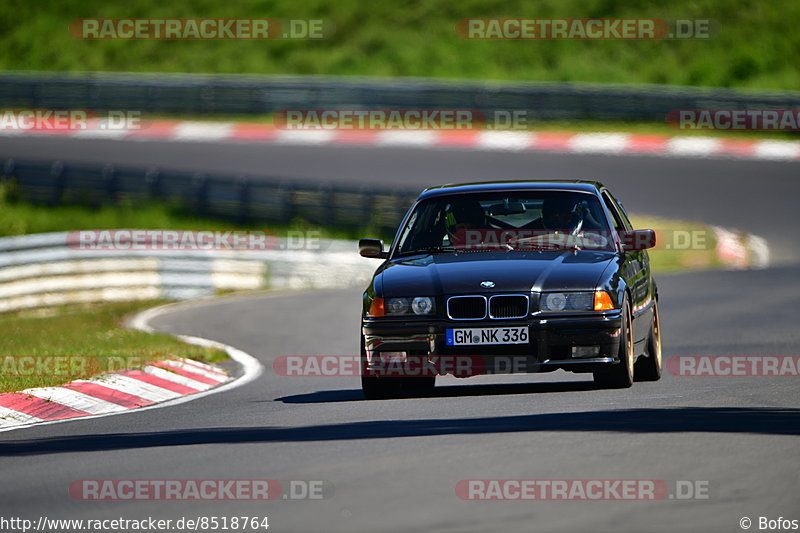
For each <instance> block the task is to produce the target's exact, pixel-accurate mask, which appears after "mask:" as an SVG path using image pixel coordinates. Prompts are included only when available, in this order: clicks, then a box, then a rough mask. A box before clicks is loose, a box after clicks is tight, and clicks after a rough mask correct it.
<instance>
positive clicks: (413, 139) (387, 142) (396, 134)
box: [373, 130, 438, 146]
mask: <svg viewBox="0 0 800 533" xmlns="http://www.w3.org/2000/svg"><path fill="white" fill-rule="evenodd" d="M437 138H438V134H437V133H436V132H435V131H432V130H414V131H405V130H398V131H391V130H387V131H380V132H378V133H377V134H376V136H375V140H374V142H373V144H376V145H378V146H430V145H432V144H434V143H435V142H436V140H437Z"/></svg>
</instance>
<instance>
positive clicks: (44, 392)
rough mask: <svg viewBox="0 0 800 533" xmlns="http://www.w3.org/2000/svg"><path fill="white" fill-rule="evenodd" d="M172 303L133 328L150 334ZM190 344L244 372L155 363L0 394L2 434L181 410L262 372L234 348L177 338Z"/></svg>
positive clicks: (182, 361)
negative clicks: (224, 356)
mask: <svg viewBox="0 0 800 533" xmlns="http://www.w3.org/2000/svg"><path fill="white" fill-rule="evenodd" d="M173 305H174V304H167V305H163V306H159V307H154V308H152V309H147V310H145V311H143V312H141V313H139V314H138V315H136V316H134V317H133V318H132V319H131V321H130V323H129V324H130V327H132V328H133V329H138V330H141V331H145V332H148V333H152V332H154V331H155V330H154V329H153V328H152V327H151V326H150V325H149V321H150V320H152V319H153V318H155V317H156V316H158V315H160V314H162V313H163V312H165V311H166V309H167V308H169V307H172V306H173ZM176 337H177V338H178V339H180V340H181V341H183V342H186V343H188V344H194V345H198V346H203V347H209V348H217V349H221V350H224V351H226V352H227V353H228V355H229V356H230V357H231V359H233V360H234V361H235V362H237V363H238V364H239V365H240V367H241V369H242V373H241V375H240V376H238V377H236V378H233V377H231V376H229V375H228V374H227V372H225V371H224V370H222V369H221V368H219V367H217V366H214V365H209V364H206V363H201V362H199V361H195V360H193V359H185V358H178V359H172V360H165V361H157V362H152V363H149V364H147V365H145V366H144V367H143V368H142V369H141V370H123V371H120V372H112V373H106V374H102V375H99V376H95V377H92V378H90V379H87V380H83V379H80V380H75V381H72V382H69V383H66V384H64V385H61V386H59V387H37V388H31V389H25V390H22V391H18V392H10V393H2V394H0V432H4V431H11V430H15V429H22V428H27V427H32V426H40V425H46V424H53V423H58V422H65V421H70V420H76V419H77V420H81V419H88V418H100V417H105V416H111V415H118V414H125V413H131V412H138V411H144V410H148V409H155V408H160V407H168V406H172V405H177V404H180V403H184V402H187V401H191V400H196V399H198V398H202V397H204V396H208V395H210V394H216V393H218V392H223V391H226V390H230V389H233V388H236V387H240V386H242V385H244V384H246V383H249V382H251V381H253V380H255V379H256V378H257V377H258V376H260V375H261V372H262V371H263V367H262V366H261V363H259V362H258V360H257V359H256V358H254V357H253V356H251V355H250V354H248V353H246V352H243V351H241V350H239V349H237V348H234V347H232V346H228V345H226V344H222V343H218V342H215V341H212V340H209V339H203V338H201V337H192V336H188V335H176Z"/></svg>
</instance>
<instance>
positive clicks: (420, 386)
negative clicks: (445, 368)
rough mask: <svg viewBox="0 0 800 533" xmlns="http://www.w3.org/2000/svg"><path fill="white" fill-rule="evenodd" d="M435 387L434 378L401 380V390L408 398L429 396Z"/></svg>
mask: <svg viewBox="0 0 800 533" xmlns="http://www.w3.org/2000/svg"><path fill="white" fill-rule="evenodd" d="M435 387H436V376H424V377H414V378H403V381H402V384H401V388H402V389H403V391H404V392H407V393H408V394H409V395H410V396H429V395H430V394H431V393H432V392H433V389H434V388H435Z"/></svg>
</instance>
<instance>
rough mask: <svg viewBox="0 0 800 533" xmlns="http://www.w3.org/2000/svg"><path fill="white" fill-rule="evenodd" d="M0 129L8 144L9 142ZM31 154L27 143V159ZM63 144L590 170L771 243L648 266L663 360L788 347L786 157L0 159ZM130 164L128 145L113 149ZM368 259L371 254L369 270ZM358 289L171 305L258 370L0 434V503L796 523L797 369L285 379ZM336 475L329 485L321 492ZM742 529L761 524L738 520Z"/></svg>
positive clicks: (40, 145) (489, 527)
mask: <svg viewBox="0 0 800 533" xmlns="http://www.w3.org/2000/svg"><path fill="white" fill-rule="evenodd" d="M5 141H9V142H5ZM26 150H28V152H25V151H26ZM34 154H35V155H37V156H40V157H41V156H47V157H68V156H69V157H71V158H72V159H76V160H87V159H94V160H108V161H113V162H116V163H120V164H123V163H134V162H136V164H139V163H140V162H141V161H142V160H147V161H148V162H150V163H151V164H154V165H163V166H166V165H170V166H174V167H175V168H205V169H207V170H221V171H226V172H242V173H263V174H278V175H285V176H295V177H301V178H308V179H320V180H322V179H335V180H339V179H341V180H354V181H360V182H367V181H375V182H383V183H397V182H399V181H400V180H402V183H404V184H413V185H419V186H420V187H422V186H426V185H432V184H436V183H442V182H454V181H467V180H475V179H482V178H488V179H492V178H498V177H507V178H511V177H533V178H543V177H586V178H593V179H599V180H601V181H604V182H605V183H606V184H608V185H609V186H611V188H612V190H613V191H615V192H616V193H617V194H618V196H619V197H620V198H621V199H622V201H623V202H625V204H626V206H627V207H628V209H629V210H631V211H636V212H644V213H651V214H657V215H665V216H674V217H678V218H695V219H699V220H704V221H708V222H712V223H718V224H722V225H726V226H735V227H739V228H741V229H742V230H745V231H750V232H753V233H756V234H759V235H762V236H764V237H766V238H767V239H768V241H769V243H770V246H771V249H772V251H773V257H774V258H775V259H776V260H777V264H776V266H774V267H771V268H769V269H766V270H760V271H740V272H705V273H692V274H681V275H670V276H661V277H659V278H657V279H658V283H659V291H660V294H661V311H662V320H663V334H664V349H665V356H667V357H669V356H675V355H732V354H736V355H758V356H762V355H796V354H797V353H798V347H800V330H799V329H798V328H797V321H798V318H800V317H799V316H798V312H797V309H798V308H800V266H798V265H800V249H799V248H798V239H797V238H796V236H795V235H794V231H796V229H797V227H798V224H797V221H796V218H795V217H796V216H797V215H796V210H795V209H794V208H793V205H794V203H795V198H797V197H798V193H800V184H798V182H797V180H796V177H797V174H798V169H800V165H798V164H797V163H778V162H775V163H771V162H752V161H749V162H748V161H735V160H722V159H702V160H701V159H697V160H681V159H666V158H658V157H644V156H634V157H624V156H606V155H592V156H589V155H581V156H577V155H559V154H544V153H493V152H467V151H457V150H437V151H425V150H415V149H399V150H398V149H393V150H388V149H378V148H368V149H367V148H331V147H290V146H265V145H236V146H229V145H214V146H213V147H212V148H209V146H208V145H205V144H192V143H182V144H161V143H149V142H141V143H115V142H114V141H102V142H101V141H88V140H83V141H79V140H68V139H35V140H32V139H7V140H4V143H3V147H2V149H0V156H2V157H7V156H9V155H15V156H18V157H23V156H31V155H34ZM126 158H127V159H126ZM376 266H377V263H376ZM359 297H360V291H359V290H358V289H342V290H329V291H317V292H300V293H282V294H258V295H248V296H236V297H229V298H223V299H220V300H218V301H214V302H204V303H202V304H191V305H188V306H184V307H182V308H181V307H178V308H175V310H173V311H172V312H169V313H167V314H164V315H161V316H160V317H158V318H157V319H155V320H154V321H153V323H152V325H153V326H155V327H156V328H157V329H159V330H161V331H168V332H171V333H184V334H191V335H197V336H201V337H206V338H209V339H214V340H217V341H220V342H224V343H227V344H231V345H233V346H236V347H237V348H240V349H242V350H245V351H247V352H249V353H250V354H252V355H254V356H256V357H257V358H258V359H259V360H260V361H261V362H262V363H263V365H264V367H265V369H266V370H265V372H264V374H263V375H262V376H261V377H260V378H259V379H258V380H257V381H255V382H253V383H250V384H248V385H245V386H244V387H241V388H238V389H235V390H232V391H228V392H225V393H222V394H219V395H213V396H210V397H205V398H201V399H199V400H197V401H193V402H188V403H185V404H181V405H177V406H174V407H169V408H165V409H156V410H153V411H149V412H142V413H134V414H126V415H124V416H114V417H108V418H102V419H94V420H85V421H75V422H68V423H64V424H57V425H53V426H46V427H39V428H31V429H25V430H21V431H14V432H10V433H5V434H3V435H2V437H0V468H2V469H3V472H4V476H5V477H4V479H6V480H7V481H8V482H7V483H5V484H4V485H3V487H2V488H0V498H2V500H0V501H2V504H0V509H1V510H2V512H1V513H0V514H2V515H3V516H24V517H27V518H32V519H35V518H36V517H38V516H39V515H43V514H45V515H47V516H48V517H63V518H81V517H84V518H106V517H107V518H115V517H120V516H121V517H128V518H144V517H147V516H154V517H158V518H177V517H181V516H192V517H196V516H203V515H205V516H228V517H230V516H233V515H240V516H264V515H268V516H269V518H270V526H271V528H270V530H274V531H348V532H354V531H420V532H423V531H425V532H427V531H443V532H457V531H459V532H460V531H476V532H477V531H565V532H572V531H595V532H605V531H609V532H610V531H613V532H622V531H631V532H642V531H670V532H675V531H741V529H740V526H739V520H740V518H742V517H744V516H748V517H750V518H752V519H753V520H754V521H756V520H757V518H758V517H759V516H766V517H770V518H777V517H779V516H783V517H789V518H795V519H800V512H798V509H800V505H798V504H800V496H798V493H797V486H798V481H800V470H799V469H798V466H797V465H798V460H800V447H798V445H797V443H798V440H797V436H798V435H800V388H798V384H797V378H791V377H749V378H738V377H737V378H722V377H718V378H704V377H678V376H674V375H670V374H668V373H667V374H665V376H664V377H663V378H662V380H661V381H660V382H657V383H636V384H634V386H633V388H631V389H627V390H616V391H613V390H612V391H609V390H596V389H594V387H593V385H592V383H591V381H589V380H588V378H587V377H585V376H581V375H572V374H567V373H561V372H558V373H553V374H546V375H538V376H537V375H533V376H530V377H529V376H519V375H517V376H500V377H488V376H487V377H480V378H472V379H470V380H456V379H455V378H444V379H440V381H439V386H438V387H437V391H436V393H435V394H434V395H433V396H432V397H428V398H414V399H397V400H386V401H372V402H369V401H365V400H362V399H361V393H360V390H359V382H358V378H355V377H304V378H298V377H284V376H280V375H277V374H276V373H275V372H274V371H273V370H272V361H273V360H274V359H275V358H276V357H278V356H281V355H315V354H326V355H337V354H340V355H348V354H349V355H352V354H355V353H357V349H358V344H357V343H358V317H359V310H360V301H359ZM109 478H112V479H124V478H135V479H208V478H268V479H276V480H282V481H284V480H324V481H325V482H326V483H327V484H326V487H328V489H329V490H328V491H327V493H326V498H325V499H322V500H308V501H282V500H278V501H273V502H268V503H251V502H214V503H194V502H80V501H76V500H74V499H73V498H71V497H70V496H69V494H68V491H67V489H68V487H69V485H70V483H71V482H73V481H74V480H77V479H109ZM501 478H512V479H518V478H526V479H657V480H666V481H668V482H670V483H672V482H674V481H675V480H691V481H700V482H705V481H707V482H708V485H709V487H710V497H709V499H704V500H689V501H679V500H677V499H669V498H667V499H664V500H660V501H653V502H637V501H624V502H608V501H605V502H602V501H599V502H492V501H487V502H473V501H464V500H462V499H460V498H459V497H458V496H457V495H456V492H455V486H456V483H457V482H458V481H459V480H466V479H501ZM331 488H332V490H330V489H331ZM753 530H757V526H755V525H754V527H753Z"/></svg>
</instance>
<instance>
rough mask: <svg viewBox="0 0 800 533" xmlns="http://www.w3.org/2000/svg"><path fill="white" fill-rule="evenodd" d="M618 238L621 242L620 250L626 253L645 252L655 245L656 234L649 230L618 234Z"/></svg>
mask: <svg viewBox="0 0 800 533" xmlns="http://www.w3.org/2000/svg"><path fill="white" fill-rule="evenodd" d="M619 238H620V239H621V240H622V248H623V249H624V250H625V251H626V252H633V251H636V250H647V249H648V248H653V247H654V246H655V245H656V232H655V231H653V230H651V229H636V230H633V231H624V232H620V234H619Z"/></svg>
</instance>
